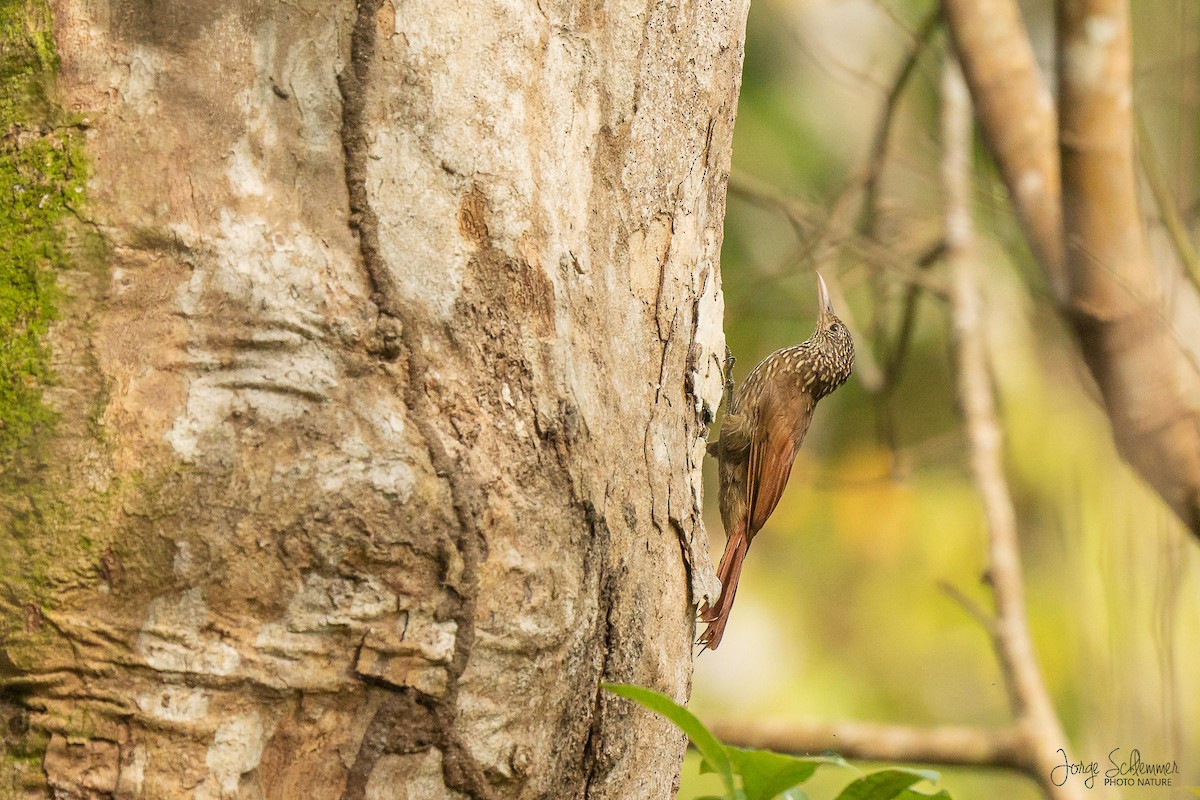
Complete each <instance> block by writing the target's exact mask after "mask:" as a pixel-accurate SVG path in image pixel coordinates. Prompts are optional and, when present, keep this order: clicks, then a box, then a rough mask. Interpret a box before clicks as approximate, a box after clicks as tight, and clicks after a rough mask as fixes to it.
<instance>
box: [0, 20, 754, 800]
mask: <svg viewBox="0 0 1200 800" xmlns="http://www.w3.org/2000/svg"><path fill="white" fill-rule="evenodd" d="M52 7H53V12H54V24H55V39H56V41H57V47H58V50H59V55H60V58H61V73H60V75H59V85H58V95H59V97H58V99H59V101H60V102H61V103H62V104H63V105H64V106H65V107H66V108H68V109H71V110H74V111H77V112H79V113H81V114H83V115H84V116H86V118H87V124H88V126H89V132H88V137H87V147H86V154H87V157H88V159H89V166H90V170H91V174H92V178H91V180H90V183H89V187H88V197H89V200H88V206H87V207H88V212H87V216H88V220H87V223H88V224H89V225H91V226H93V228H94V232H95V233H98V234H99V236H100V237H102V238H103V240H104V241H105V242H106V244H107V253H106V258H105V266H104V269H102V270H100V271H98V272H95V271H93V272H87V271H85V270H83V269H81V270H80V271H79V273H78V274H77V275H67V276H64V280H65V281H71V282H73V283H72V284H71V285H72V289H73V292H72V297H71V299H70V300H69V301H67V302H66V303H65V305H64V315H63V319H62V321H61V322H60V323H58V324H57V326H56V328H55V331H54V335H53V339H54V341H53V344H54V345H55V359H56V362H55V363H56V366H57V367H58V371H59V376H60V383H61V385H60V386H59V387H58V389H56V390H55V391H54V392H53V393H52V394H51V400H52V401H53V402H54V403H55V404H56V406H57V408H58V410H59V411H60V412H61V413H62V418H61V420H60V423H59V427H58V428H57V430H56V433H55V435H54V437H52V439H51V441H50V442H49V443H48V444H47V446H46V447H45V448H44V449H43V451H42V453H41V459H42V462H43V463H42V466H41V468H40V469H39V471H38V472H37V473H36V475H35V476H34V478H33V481H32V484H31V485H32V486H33V488H32V489H28V491H26V490H24V489H23V490H22V491H25V493H26V494H27V495H28V504H29V508H30V516H31V518H32V519H33V520H34V521H33V522H31V523H29V525H28V526H27V527H26V528H25V529H23V530H26V534H27V535H26V538H25V539H23V540H22V541H23V542H24V545H23V546H25V547H26V549H27V551H28V553H29V556H28V558H29V562H28V564H27V566H29V567H30V569H29V570H28V572H29V575H23V576H21V577H20V578H19V579H18V578H11V579H8V580H6V583H5V588H6V590H7V591H6V596H5V599H4V601H3V602H2V604H0V613H3V614H4V615H5V620H6V623H5V629H6V630H8V631H9V635H8V636H7V637H6V638H5V640H4V644H3V649H2V650H0V677H3V678H4V680H5V681H6V684H5V685H6V686H7V687H8V694H7V695H6V696H7V697H9V700H6V701H5V704H3V705H2V706H0V709H3V710H4V713H5V715H6V716H8V717H9V719H10V720H18V719H19V721H20V723H21V725H20V726H18V727H21V726H23V725H28V728H29V730H28V733H27V734H25V740H24V741H25V745H23V746H28V748H29V751H30V752H33V753H34V754H35V756H37V757H38V758H40V759H41V760H40V768H41V769H42V770H44V780H45V782H46V784H48V787H50V788H52V789H53V790H54V792H55V793H56V794H55V796H60V797H110V796H111V797H118V798H156V799H160V798H174V797H196V798H217V797H245V798H258V797H262V798H305V800H319V799H322V798H377V799H378V800H383V799H384V798H404V797H412V798H416V797H420V798H450V797H497V798H518V797H520V798H535V797H553V798H570V797H589V798H635V797H636V798H642V797H645V798H652V797H653V798H668V797H672V796H673V787H674V784H675V782H676V780H677V776H678V770H679V765H680V762H681V759H682V755H683V749H684V739H683V737H682V735H681V734H679V733H678V731H676V730H675V729H674V728H672V727H671V726H670V725H669V724H667V723H666V722H664V721H662V720H661V719H659V718H657V717H655V716H653V715H652V714H649V713H648V712H643V711H640V710H636V709H633V708H631V707H630V706H629V705H628V704H626V703H624V701H617V700H615V699H612V698H608V697H605V696H604V695H603V694H601V693H600V691H599V690H598V683H599V681H601V680H605V679H607V680H620V681H631V682H636V683H640V684H644V685H649V686H652V687H655V688H657V689H660V690H663V691H666V692H668V693H669V694H671V695H673V696H675V697H676V698H677V699H681V700H682V699H683V698H685V697H686V696H687V692H688V686H689V679H690V673H691V659H690V644H691V639H692V635H693V614H694V604H695V603H696V602H697V601H698V600H699V599H700V596H701V595H703V594H704V593H705V592H706V591H710V590H711V589H710V587H711V580H712V574H711V565H710V564H709V562H708V556H707V548H706V537H705V533H704V530H703V528H702V525H701V519H700V507H701V496H700V495H701V481H700V468H701V460H702V458H703V452H704V440H703V436H704V434H705V432H706V431H705V426H706V422H707V421H708V420H709V419H711V416H712V414H713V413H714V412H715V407H716V404H717V402H718V400H719V397H720V390H721V386H720V369H719V366H720V364H719V359H720V356H721V355H722V354H723V344H724V342H723V335H722V332H721V322H722V313H723V309H722V296H721V289H720V276H719V272H718V256H719V250H720V244H721V226H722V218H723V213H724V198H725V184H726V180H727V176H728V169H729V159H730V142H731V135H732V125H733V116H734V111H735V107H736V96H737V90H738V85H739V77H740V69H741V54H742V37H743V33H744V23H745V14H746V10H747V2H746V0H718V1H717V2H712V3H685V2H612V3H604V4H577V3H572V2H565V1H560V2H555V1H554V0H518V2H513V3H507V4H499V3H492V2H485V1H484V0H461V1H460V2H455V3H449V4H444V3H425V2H398V3H395V4H393V2H391V1H390V0H383V1H382V2H381V1H380V0H368V1H367V2H363V3H362V4H360V5H358V6H357V7H356V6H355V5H353V4H347V3H344V2H343V3H337V4H328V3H316V2H302V3H299V4H260V3H251V2H240V1H235V2H228V3H212V4H199V5H197V4H187V3H166V4H164V3H141V2H129V1H119V2H115V3H101V2H95V1H94V0H56V2H54V3H52ZM85 227H86V226H85ZM11 505H12V504H9V507H11ZM35 574H36V575H39V576H42V577H40V578H37V583H36V585H35V580H34V578H33V577H30V576H32V575H35ZM39 737H40V738H39ZM47 737H48V738H47ZM39 742H40V744H39ZM40 747H44V751H43V750H40V749H39V748H40ZM42 753H44V755H43V754H42ZM6 768H7V769H8V770H9V772H10V774H16V773H18V772H19V773H20V780H22V781H25V784H24V785H25V788H24V789H22V791H23V792H25V793H26V794H28V795H29V796H36V797H41V796H45V795H46V791H47V787H46V786H39V785H38V782H39V781H40V780H41V779H42V776H41V775H39V774H38V770H37V769H32V770H25V771H24V772H22V771H21V769H20V768H19V767H13V766H12V764H8V766H7V767H6ZM16 782H17V781H16V779H13V781H10V784H9V785H15V783H16Z"/></svg>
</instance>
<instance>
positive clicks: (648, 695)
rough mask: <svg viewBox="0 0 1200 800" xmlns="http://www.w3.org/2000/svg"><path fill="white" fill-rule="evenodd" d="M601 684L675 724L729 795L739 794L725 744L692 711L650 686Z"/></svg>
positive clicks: (734, 796) (735, 795)
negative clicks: (718, 777)
mask: <svg viewBox="0 0 1200 800" xmlns="http://www.w3.org/2000/svg"><path fill="white" fill-rule="evenodd" d="M600 686H601V687H602V688H604V689H607V690H608V691H610V692H612V693H613V694H615V695H618V696H620V697H625V698H628V699H630V700H633V701H635V702H637V703H640V704H641V705H643V706H645V707H646V708H648V709H650V710H651V711H654V712H656V713H658V714H662V715H663V716H664V717H666V718H667V719H669V720H671V722H674V723H675V724H676V725H678V726H679V728H680V730H682V731H683V732H684V733H686V734H687V736H688V738H689V739H691V740H692V744H694V745H696V749H697V750H699V751H700V755H701V756H702V757H703V758H704V761H705V762H706V763H708V764H711V765H712V767H713V771H714V772H716V773H717V774H718V775H720V776H721V782H722V783H723V784H725V791H726V792H727V793H728V794H729V797H731V798H736V797H737V796H738V794H740V792H738V791H737V789H736V787H735V786H734V784H733V765H732V764H731V763H730V761H729V753H728V752H727V751H726V750H725V745H723V744H721V743H720V742H719V741H717V737H715V736H713V735H712V733H710V732H709V730H708V728H706V727H704V724H703V723H702V722H700V720H698V719H696V715H695V714H693V713H692V712H690V711H688V710H687V709H686V708H684V707H683V706H681V705H679V704H677V703H676V702H675V701H674V700H672V699H671V698H669V697H667V696H666V695H665V694H663V693H662V692H656V691H654V690H653V689H646V688H645V687H642V686H634V685H632V684H629V683H602V684H600Z"/></svg>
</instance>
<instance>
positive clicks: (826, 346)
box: [811, 273, 854, 394]
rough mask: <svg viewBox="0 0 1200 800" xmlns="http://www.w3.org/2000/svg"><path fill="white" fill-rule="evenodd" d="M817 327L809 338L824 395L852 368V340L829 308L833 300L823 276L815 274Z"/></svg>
mask: <svg viewBox="0 0 1200 800" xmlns="http://www.w3.org/2000/svg"><path fill="white" fill-rule="evenodd" d="M817 303H818V309H817V329H816V330H815V331H813V335H812V339H811V341H814V342H815V343H816V345H817V351H818V355H817V363H816V372H817V382H818V383H819V384H822V385H823V386H824V387H826V389H825V391H824V392H823V393H822V394H828V393H829V392H832V391H833V390H834V389H836V388H837V387H839V386H841V385H842V384H843V383H845V382H846V380H847V379H848V378H849V377H850V372H851V371H852V370H853V369H854V340H853V339H851V338H850V331H849V329H848V328H847V327H846V323H844V322H842V321H841V320H840V319H838V318H837V314H835V313H834V311H833V300H831V299H830V297H829V287H828V286H826V285H825V279H824V278H822V277H821V274H820V273H817Z"/></svg>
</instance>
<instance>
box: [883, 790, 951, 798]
mask: <svg viewBox="0 0 1200 800" xmlns="http://www.w3.org/2000/svg"><path fill="white" fill-rule="evenodd" d="M896 800H954V798H952V797H951V796H950V793H949V792H947V791H946V790H945V789H942V790H940V791H938V792H936V793H934V794H926V793H925V792H918V791H917V790H916V789H905V790H904V791H903V792H901V793H900V794H898V795H896Z"/></svg>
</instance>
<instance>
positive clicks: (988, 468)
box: [942, 62, 1083, 800]
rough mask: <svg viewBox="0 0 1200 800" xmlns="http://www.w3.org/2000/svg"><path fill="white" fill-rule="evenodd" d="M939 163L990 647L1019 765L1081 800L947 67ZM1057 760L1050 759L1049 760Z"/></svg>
mask: <svg viewBox="0 0 1200 800" xmlns="http://www.w3.org/2000/svg"><path fill="white" fill-rule="evenodd" d="M942 138H943V144H944V148H945V156H944V159H943V162H942V185H943V191H942V194H943V197H944V198H945V205H944V209H945V211H944V215H945V220H946V263H947V265H948V266H949V269H950V272H951V274H952V281H951V285H952V290H951V297H952V302H951V306H952V308H953V319H954V336H955V342H956V345H957V347H956V348H955V350H956V353H955V356H956V358H955V360H956V367H957V373H958V397H959V404H960V405H961V406H962V410H963V416H964V418H965V423H966V430H967V439H968V442H969V444H970V451H971V471H972V472H973V473H974V476H975V482H976V484H977V485H978V486H979V492H980V495H981V496H982V499H983V508H984V514H985V516H986V518H987V528H988V563H989V569H988V577H989V582H990V584H991V588H992V595H993V597H994V598H995V603H996V616H995V620H994V622H993V637H992V641H993V646H994V648H995V651H996V655H997V657H998V658H999V660H1000V664H1001V667H1002V670H1003V673H1004V679H1005V684H1006V686H1007V688H1008V694H1009V700H1010V702H1011V704H1012V708H1013V713H1014V715H1015V716H1016V718H1017V724H1018V725H1019V726H1021V728H1022V730H1023V731H1024V732H1025V734H1026V737H1027V740H1026V744H1027V747H1028V750H1027V753H1026V765H1027V767H1028V768H1029V772H1030V774H1031V775H1032V777H1034V778H1035V779H1036V780H1038V781H1039V782H1040V784H1041V786H1042V790H1043V791H1044V792H1045V794H1046V796H1047V797H1050V798H1056V800H1057V799H1059V798H1061V799H1062V800H1066V799H1067V798H1079V797H1082V796H1083V795H1082V784H1081V783H1078V782H1075V783H1072V782H1070V781H1066V782H1063V783H1062V785H1056V783H1055V781H1053V780H1051V776H1052V775H1053V774H1054V773H1053V772H1052V770H1053V769H1054V767H1055V766H1057V765H1058V764H1061V763H1062V759H1061V758H1060V757H1059V756H1058V750H1059V748H1064V749H1068V750H1069V748H1068V746H1067V740H1066V736H1065V735H1064V734H1063V731H1062V726H1061V725H1060V724H1059V721H1058V715H1057V713H1056V712H1055V710H1054V705H1053V703H1052V702H1051V699H1050V693H1049V691H1047V689H1046V684H1045V682H1044V681H1043V680H1042V675H1041V671H1040V670H1039V668H1038V664H1037V655H1036V653H1035V652H1034V649H1033V640H1032V638H1031V637H1030V635H1029V626H1028V623H1027V621H1026V612H1025V589H1024V585H1023V578H1022V573H1021V557H1020V552H1021V549H1020V542H1019V539H1018V536H1017V519H1016V511H1015V510H1014V508H1013V502H1012V497H1011V495H1010V494H1009V491H1008V482H1007V481H1006V479H1005V477H1004V463H1003V453H1002V451H1001V447H1002V442H1003V437H1002V434H1001V430H1000V424H999V422H998V421H997V417H996V406H995V400H994V397H993V392H994V386H993V385H992V377H991V372H990V370H989V368H988V354H987V342H986V339H985V335H984V328H983V319H982V308H983V300H982V297H981V294H980V291H979V286H978V281H977V278H976V274H975V272H976V264H975V262H974V256H973V253H972V250H973V248H974V244H973V236H974V234H973V231H972V224H971V169H970V152H971V106H970V100H969V99H968V95H967V87H966V83H965V82H964V81H963V78H962V73H961V72H960V71H959V68H958V65H957V64H955V63H953V62H948V63H947V65H946V70H945V75H944V79H943V81H942ZM1056 759H1057V761H1056Z"/></svg>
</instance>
